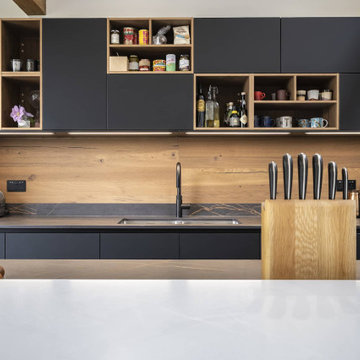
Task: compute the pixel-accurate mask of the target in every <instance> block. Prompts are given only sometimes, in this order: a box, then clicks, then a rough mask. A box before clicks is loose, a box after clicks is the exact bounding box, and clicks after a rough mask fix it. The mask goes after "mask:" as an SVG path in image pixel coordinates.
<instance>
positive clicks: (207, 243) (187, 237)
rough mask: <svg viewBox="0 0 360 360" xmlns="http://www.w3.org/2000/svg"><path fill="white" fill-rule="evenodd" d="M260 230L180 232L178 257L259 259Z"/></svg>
mask: <svg viewBox="0 0 360 360" xmlns="http://www.w3.org/2000/svg"><path fill="white" fill-rule="evenodd" d="M260 256H261V255H260V232H259V231H246V232H229V231H227V232H224V231H220V232H217V231H202V232H191V233H181V234H180V259H260Z"/></svg>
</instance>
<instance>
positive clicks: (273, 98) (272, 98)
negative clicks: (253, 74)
mask: <svg viewBox="0 0 360 360" xmlns="http://www.w3.org/2000/svg"><path fill="white" fill-rule="evenodd" d="M271 100H276V92H273V93H271Z"/></svg>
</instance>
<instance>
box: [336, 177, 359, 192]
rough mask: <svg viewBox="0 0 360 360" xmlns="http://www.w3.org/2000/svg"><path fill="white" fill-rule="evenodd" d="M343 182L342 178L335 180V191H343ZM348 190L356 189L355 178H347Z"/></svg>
mask: <svg viewBox="0 0 360 360" xmlns="http://www.w3.org/2000/svg"><path fill="white" fill-rule="evenodd" d="M343 188H344V184H343V181H342V180H336V191H343ZM348 188H349V191H351V190H355V189H356V180H348Z"/></svg>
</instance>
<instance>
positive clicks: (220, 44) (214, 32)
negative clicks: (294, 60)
mask: <svg viewBox="0 0 360 360" xmlns="http://www.w3.org/2000/svg"><path fill="white" fill-rule="evenodd" d="M194 33H195V35H194V36H195V42H194V49H195V72H198V73H253V72H255V73H256V72H269V73H276V72H280V19H279V18H222V19H220V18H215V19H214V18H212V19H211V18H210V19H209V18H208V19H195V22H194Z"/></svg>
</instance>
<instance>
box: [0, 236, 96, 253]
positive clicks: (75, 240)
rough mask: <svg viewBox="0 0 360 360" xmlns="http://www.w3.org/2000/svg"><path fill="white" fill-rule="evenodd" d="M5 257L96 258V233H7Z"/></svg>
mask: <svg viewBox="0 0 360 360" xmlns="http://www.w3.org/2000/svg"><path fill="white" fill-rule="evenodd" d="M6 258H7V259H98V258H99V234H98V233H76V234H72V233H8V234H6Z"/></svg>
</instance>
